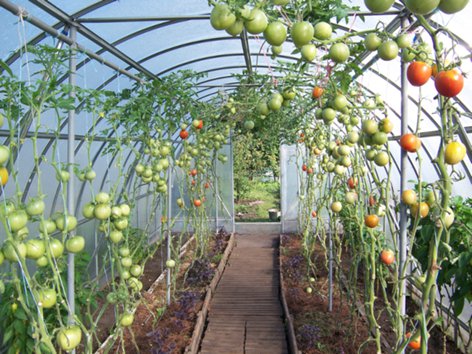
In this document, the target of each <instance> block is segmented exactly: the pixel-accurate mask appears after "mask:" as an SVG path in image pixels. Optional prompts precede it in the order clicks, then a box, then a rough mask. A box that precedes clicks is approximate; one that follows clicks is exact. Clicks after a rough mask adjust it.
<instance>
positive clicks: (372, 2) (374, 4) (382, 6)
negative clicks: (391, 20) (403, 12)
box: [364, 0, 395, 13]
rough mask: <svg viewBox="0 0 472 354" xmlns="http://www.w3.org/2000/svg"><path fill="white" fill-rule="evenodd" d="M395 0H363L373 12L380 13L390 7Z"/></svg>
mask: <svg viewBox="0 0 472 354" xmlns="http://www.w3.org/2000/svg"><path fill="white" fill-rule="evenodd" d="M394 2H395V0H364V4H365V6H366V7H367V8H368V9H369V10H370V11H371V12H373V13H382V12H385V11H387V10H388V9H390V8H391V7H392V5H393V3H394Z"/></svg>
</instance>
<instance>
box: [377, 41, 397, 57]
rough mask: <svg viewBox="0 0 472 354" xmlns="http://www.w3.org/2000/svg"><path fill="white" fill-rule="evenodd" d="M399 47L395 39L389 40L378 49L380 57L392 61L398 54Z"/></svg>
mask: <svg viewBox="0 0 472 354" xmlns="http://www.w3.org/2000/svg"><path fill="white" fill-rule="evenodd" d="M398 52H399V48H398V44H397V42H395V41H392V40H389V41H386V42H384V43H382V44H381V45H380V47H379V48H378V49H377V53H378V55H379V57H380V58H381V59H383V60H386V61H390V60H393V59H395V58H396V57H397V56H398Z"/></svg>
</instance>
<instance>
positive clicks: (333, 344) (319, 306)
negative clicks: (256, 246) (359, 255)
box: [280, 235, 461, 354]
mask: <svg viewBox="0 0 472 354" xmlns="http://www.w3.org/2000/svg"><path fill="white" fill-rule="evenodd" d="M346 256H347V252H346ZM280 257H281V265H282V266H281V272H282V274H283V278H284V286H285V289H286V290H285V297H286V299H287V305H288V308H289V311H290V314H291V315H292V316H293V322H294V330H295V336H296V339H297V345H298V349H299V350H300V351H301V352H302V353H304V354H327V353H333V354H334V353H337V354H340V353H343V354H351V353H352V354H356V353H358V352H361V353H366V354H370V353H373V354H375V353H376V349H375V344H374V343H373V342H372V341H371V342H366V339H368V338H369V327H368V325H367V323H366V322H365V321H364V319H363V318H362V317H361V316H360V315H359V314H358V312H357V311H353V309H352V307H351V306H350V304H349V302H348V301H349V300H348V298H347V295H346V292H345V291H344V290H341V291H340V286H339V284H338V282H336V281H335V284H334V291H333V311H332V312H328V269H327V267H326V260H325V251H324V249H323V248H322V247H321V246H320V245H317V246H316V248H315V252H314V254H313V260H312V261H313V264H314V267H315V269H316V274H315V276H314V278H315V281H314V282H311V283H310V281H309V278H308V276H307V269H308V266H307V262H306V260H305V257H304V256H303V245H302V239H301V237H300V236H296V235H290V236H289V235H284V236H283V237H282V242H281V245H280ZM346 258H347V257H346ZM347 266H348V260H347V261H346V262H345V261H344V259H343V268H344V267H347ZM343 273H345V274H346V269H343ZM308 287H311V288H312V290H313V291H312V293H311V294H309V293H308V292H307V288H308ZM362 292H363V285H362V284H359V289H358V294H362ZM379 297H380V294H379ZM360 300H361V302H362V299H360ZM408 306H409V308H410V309H411V308H413V306H415V305H414V304H413V301H411V299H410V301H409V302H408ZM379 308H381V306H379ZM379 323H380V325H381V326H382V329H383V337H384V338H385V339H386V340H387V341H389V342H390V341H392V338H393V337H392V333H391V331H389V329H388V325H387V322H386V319H382V318H381V319H380V320H379ZM445 344H446V348H447V349H446V350H444V345H445ZM360 347H362V350H360V351H358V348H360ZM383 350H385V352H386V353H388V352H389V351H388V350H386V349H385V348H384V349H383ZM406 352H415V351H412V350H410V349H407V350H406ZM428 353H433V354H444V353H448V354H459V353H461V352H460V351H459V350H458V349H456V348H455V346H454V343H452V342H451V341H449V340H447V341H445V340H444V336H443V335H442V333H441V332H440V331H439V329H434V330H433V331H432V332H431V338H430V340H429V345H428Z"/></svg>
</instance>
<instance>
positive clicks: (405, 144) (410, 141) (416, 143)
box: [400, 133, 421, 152]
mask: <svg viewBox="0 0 472 354" xmlns="http://www.w3.org/2000/svg"><path fill="white" fill-rule="evenodd" d="M400 146H401V147H402V148H403V149H404V150H406V151H408V152H416V151H418V150H419V149H420V147H421V140H420V138H418V137H417V136H416V135H415V134H412V133H407V134H404V135H403V136H402V137H401V138H400Z"/></svg>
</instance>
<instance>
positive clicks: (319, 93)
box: [312, 86, 324, 98]
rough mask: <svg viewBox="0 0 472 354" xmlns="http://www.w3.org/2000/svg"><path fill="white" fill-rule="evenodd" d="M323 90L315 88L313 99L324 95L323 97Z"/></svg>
mask: <svg viewBox="0 0 472 354" xmlns="http://www.w3.org/2000/svg"><path fill="white" fill-rule="evenodd" d="M323 92H324V90H323V88H321V87H319V86H315V87H314V88H313V93H312V97H313V98H320V97H321V96H322V95H323Z"/></svg>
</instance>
